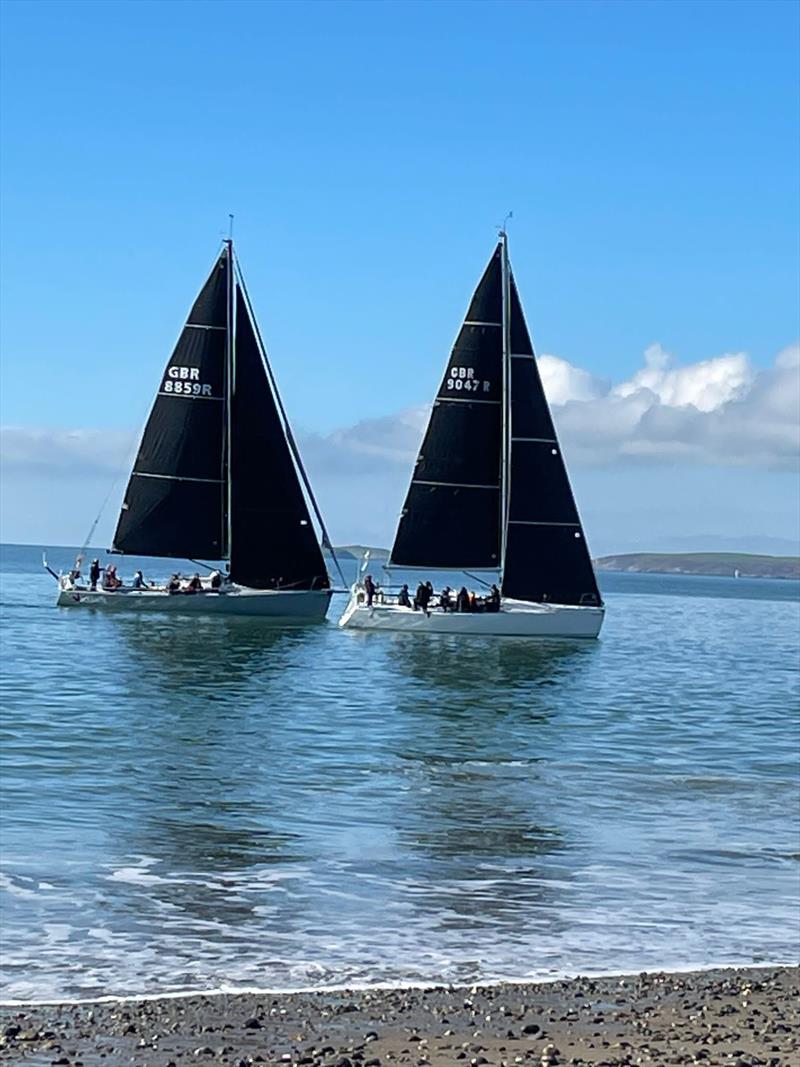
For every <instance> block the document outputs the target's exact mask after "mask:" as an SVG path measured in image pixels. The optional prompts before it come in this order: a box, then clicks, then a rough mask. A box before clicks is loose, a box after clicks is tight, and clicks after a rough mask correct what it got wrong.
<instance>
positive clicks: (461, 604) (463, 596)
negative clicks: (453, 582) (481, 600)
mask: <svg viewBox="0 0 800 1067" xmlns="http://www.w3.org/2000/svg"><path fill="white" fill-rule="evenodd" d="M456 611H469V593H468V592H467V587H466V586H465V585H462V586H461V588H460V589H459V591H458V596H457V597H456Z"/></svg>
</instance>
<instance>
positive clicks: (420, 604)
mask: <svg viewBox="0 0 800 1067" xmlns="http://www.w3.org/2000/svg"><path fill="white" fill-rule="evenodd" d="M428 585H429V583H427V582H420V583H419V585H418V586H417V592H416V596H415V597H414V611H416V610H417V608H421V609H422V611H427V610H428V603H429V601H430V599H431V592H430V591H429V589H428Z"/></svg>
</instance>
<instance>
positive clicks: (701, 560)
mask: <svg viewBox="0 0 800 1067" xmlns="http://www.w3.org/2000/svg"><path fill="white" fill-rule="evenodd" d="M594 564H595V566H596V567H597V569H598V570H600V571H627V572H629V573H634V574H704V575H709V576H712V577H715V576H716V577H725V578H732V577H733V578H798V579H800V556H757V555H751V554H750V553H747V552H628V553H625V554H624V555H620V556H601V557H600V558H599V559H596V560H595V561H594Z"/></svg>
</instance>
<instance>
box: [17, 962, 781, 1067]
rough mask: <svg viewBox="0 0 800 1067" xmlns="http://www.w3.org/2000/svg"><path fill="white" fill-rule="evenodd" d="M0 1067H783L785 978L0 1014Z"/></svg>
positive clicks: (132, 1003) (339, 991) (675, 978)
mask: <svg viewBox="0 0 800 1067" xmlns="http://www.w3.org/2000/svg"><path fill="white" fill-rule="evenodd" d="M0 1062H8V1063H11V1062H14V1063H25V1062H30V1063H32V1064H33V1063H35V1064H37V1065H38V1064H44V1063H50V1064H60V1065H63V1067H67V1065H69V1067H78V1065H79V1064H80V1065H82V1067H100V1065H101V1064H103V1065H106V1067H109V1065H112V1067H113V1065H115V1064H123V1063H124V1064H133V1065H136V1067H145V1065H147V1067H156V1065H160V1067H170V1065H171V1067H181V1065H183V1064H189V1063H193V1064H197V1063H199V1062H207V1063H215V1064H227V1065H232V1067H250V1065H251V1064H257V1063H260V1064H307V1065H309V1067H311V1065H317V1067H379V1065H380V1067H382V1065H389V1064H395V1065H414V1067H443V1065H445V1064H461V1063H463V1064H465V1065H466V1064H469V1065H470V1067H480V1065H487V1067H503V1065H506V1067H510V1065H511V1064H520V1063H522V1064H525V1063H529V1064H535V1065H536V1067H555V1065H556V1064H559V1065H567V1064H572V1065H576V1067H578V1065H595V1064H596V1065H598V1067H599V1065H608V1067H610V1065H632V1064H639V1063H641V1064H659V1065H661V1064H680V1063H703V1064H706V1065H709V1067H712V1065H715V1064H720V1065H722V1064H726V1065H728V1067H731V1065H732V1067H755V1065H762V1064H763V1065H765V1067H766V1065H769V1067H789V1065H797V1064H800V968H798V967H797V966H788V965H762V966H758V967H754V966H745V967H711V968H708V969H702V970H691V971H676V972H669V973H668V972H651V973H642V974H636V975H630V974H628V975H606V976H580V977H576V978H571V979H558V980H551V981H544V982H531V981H514V982H497V983H476V984H471V985H428V986H414V987H405V986H397V985H393V986H388V987H375V986H371V987H368V988H361V989H357V988H354V987H353V986H340V987H337V988H336V989H333V988H323V989H317V990H309V991H304V992H280V993H279V992H274V991H273V992H269V991H258V992H243V991H237V992H224V991H219V992H214V993H175V994H166V995H151V996H148V997H130V998H128V997H126V998H119V999H113V1000H109V999H107V998H104V999H95V1000H90V1001H81V1002H59V1003H49V1004H45V1003H42V1004H5V1005H2V1006H0Z"/></svg>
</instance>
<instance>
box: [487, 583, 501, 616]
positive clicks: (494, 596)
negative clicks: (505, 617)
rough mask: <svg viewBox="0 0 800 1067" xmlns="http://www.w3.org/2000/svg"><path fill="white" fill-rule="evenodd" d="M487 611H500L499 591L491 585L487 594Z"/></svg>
mask: <svg viewBox="0 0 800 1067" xmlns="http://www.w3.org/2000/svg"><path fill="white" fill-rule="evenodd" d="M486 610H487V611H499V610H500V590H499V589H498V588H497V586H496V585H493V586H492V588H491V591H490V592H489V600H488V602H487V604H486Z"/></svg>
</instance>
